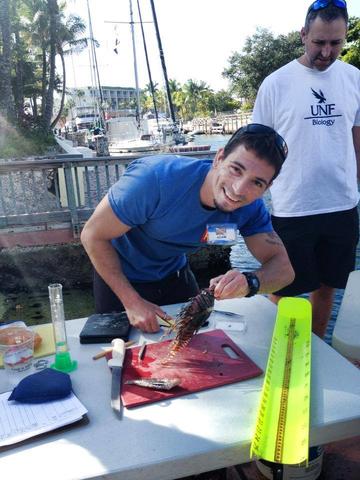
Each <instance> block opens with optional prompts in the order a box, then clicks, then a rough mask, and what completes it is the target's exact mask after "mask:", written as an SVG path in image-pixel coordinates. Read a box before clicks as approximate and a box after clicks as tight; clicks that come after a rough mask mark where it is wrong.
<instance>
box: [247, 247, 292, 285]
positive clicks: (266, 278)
mask: <svg viewBox="0 0 360 480" xmlns="http://www.w3.org/2000/svg"><path fill="white" fill-rule="evenodd" d="M256 275H257V276H258V278H259V280H260V290H259V293H273V292H276V291H277V290H280V289H281V288H283V287H286V286H287V285H289V284H290V283H291V282H292V281H293V280H294V278H295V274H294V270H293V268H292V266H291V264H290V262H289V259H288V257H287V255H283V254H279V255H276V256H274V257H273V258H271V259H270V260H268V261H267V262H266V263H264V264H263V265H262V266H261V268H259V270H257V271H256Z"/></svg>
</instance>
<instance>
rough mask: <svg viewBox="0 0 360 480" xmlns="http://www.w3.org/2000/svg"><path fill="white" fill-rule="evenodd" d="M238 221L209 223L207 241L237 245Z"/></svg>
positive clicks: (214, 243)
mask: <svg viewBox="0 0 360 480" xmlns="http://www.w3.org/2000/svg"><path fill="white" fill-rule="evenodd" d="M236 240H237V225H236V223H212V224H209V225H207V243H208V244H210V245H227V246H229V245H235V244H236Z"/></svg>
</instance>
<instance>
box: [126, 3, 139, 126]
mask: <svg viewBox="0 0 360 480" xmlns="http://www.w3.org/2000/svg"><path fill="white" fill-rule="evenodd" d="M129 7H130V28H131V37H132V44H133V53H134V74H135V88H136V121H137V128H138V130H140V126H141V125H140V93H139V81H138V73H137V62H136V47H135V33H134V18H133V9H132V0H129Z"/></svg>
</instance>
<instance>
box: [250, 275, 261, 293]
mask: <svg viewBox="0 0 360 480" xmlns="http://www.w3.org/2000/svg"><path fill="white" fill-rule="evenodd" d="M251 281H252V283H253V285H254V287H255V288H256V289H257V290H258V289H259V287H260V281H259V279H258V277H257V276H256V275H255V274H252V275H251Z"/></svg>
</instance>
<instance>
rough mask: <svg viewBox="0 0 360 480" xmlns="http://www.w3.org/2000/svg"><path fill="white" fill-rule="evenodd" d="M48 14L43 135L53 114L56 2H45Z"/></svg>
mask: <svg viewBox="0 0 360 480" xmlns="http://www.w3.org/2000/svg"><path fill="white" fill-rule="evenodd" d="M47 5H48V12H49V47H50V53H49V66H50V68H49V77H48V87H47V92H46V97H45V109H44V115H43V118H42V122H41V123H42V127H43V130H44V132H45V133H47V132H49V130H50V125H51V117H52V114H53V106H54V90H55V68H56V66H55V57H56V46H57V40H58V37H57V31H58V23H59V22H58V16H59V7H58V4H57V0H47Z"/></svg>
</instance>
